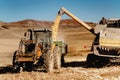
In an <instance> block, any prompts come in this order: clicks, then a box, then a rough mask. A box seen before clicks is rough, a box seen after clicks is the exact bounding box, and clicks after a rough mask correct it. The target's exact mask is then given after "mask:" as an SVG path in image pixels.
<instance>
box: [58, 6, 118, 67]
mask: <svg viewBox="0 0 120 80" xmlns="http://www.w3.org/2000/svg"><path fill="white" fill-rule="evenodd" d="M63 14H66V15H68V16H69V17H70V18H72V19H73V20H75V21H76V22H78V23H79V24H80V25H82V26H83V27H84V28H86V29H87V30H88V31H90V32H91V33H92V34H93V35H95V39H94V41H93V44H92V47H91V50H92V52H93V53H92V54H88V56H87V65H88V66H91V67H92V66H96V67H101V66H104V65H106V64H108V63H109V62H110V61H115V62H116V61H117V62H120V36H119V34H120V19H108V20H107V19H105V18H104V17H103V19H102V20H101V21H100V23H99V24H97V25H96V26H95V28H92V27H91V26H89V25H88V24H86V23H85V22H83V21H82V20H80V19H79V18H78V17H76V16H75V15H73V14H72V13H71V12H69V11H68V10H66V9H65V8H61V9H60V11H59V12H58V16H57V18H56V21H57V22H59V21H60V19H61V15H63ZM57 26H58V24H57ZM56 28H57V30H58V27H56Z"/></svg>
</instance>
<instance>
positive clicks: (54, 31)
mask: <svg viewBox="0 0 120 80" xmlns="http://www.w3.org/2000/svg"><path fill="white" fill-rule="evenodd" d="M63 14H66V15H68V16H69V17H70V18H72V19H73V20H75V21H76V22H78V23H79V24H81V25H82V26H83V27H85V28H86V29H87V30H89V31H90V32H91V33H92V34H94V35H96V34H95V33H94V29H93V28H92V27H90V26H89V25H87V24H86V23H85V22H83V21H82V20H80V19H79V18H77V17H76V16H75V15H73V14H72V13H71V12H69V11H68V10H66V9H65V8H64V7H62V8H61V9H60V10H59V12H58V14H57V16H56V19H55V21H54V24H53V26H52V40H53V41H56V39H57V32H58V28H59V23H60V20H61V17H62V15H63ZM52 48H54V46H53V47H52Z"/></svg>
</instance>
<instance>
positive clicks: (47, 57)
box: [43, 50, 53, 72]
mask: <svg viewBox="0 0 120 80" xmlns="http://www.w3.org/2000/svg"><path fill="white" fill-rule="evenodd" d="M43 58H44V65H43V66H44V68H45V71H46V72H51V71H53V53H52V51H51V50H48V51H47V53H44V56H43Z"/></svg>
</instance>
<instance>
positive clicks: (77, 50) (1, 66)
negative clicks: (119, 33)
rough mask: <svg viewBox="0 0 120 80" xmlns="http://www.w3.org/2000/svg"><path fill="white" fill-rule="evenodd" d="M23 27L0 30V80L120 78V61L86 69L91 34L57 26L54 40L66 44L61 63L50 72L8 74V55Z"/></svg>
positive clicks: (9, 57) (117, 79)
mask: <svg viewBox="0 0 120 80" xmlns="http://www.w3.org/2000/svg"><path fill="white" fill-rule="evenodd" d="M25 30H26V29H25V28H12V29H2V30H0V80H120V64H119V63H113V64H112V63H111V64H109V65H107V66H105V67H103V68H88V67H87V65H86V57H87V54H89V53H90V49H91V45H92V41H93V39H94V37H95V36H94V35H92V34H91V33H90V32H88V31H86V30H85V29H84V28H82V27H80V28H69V29H68V28H65V29H60V30H59V33H58V39H59V40H62V41H64V42H66V43H67V44H68V54H67V55H66V56H65V61H66V63H65V65H64V67H62V68H61V69H59V70H54V71H53V72H51V73H46V72H43V71H42V70H33V71H32V72H26V71H24V72H21V73H16V74H15V73H12V72H11V70H12V68H11V65H12V55H13V53H14V51H15V50H17V48H18V46H19V41H20V38H21V37H23V33H24V32H25Z"/></svg>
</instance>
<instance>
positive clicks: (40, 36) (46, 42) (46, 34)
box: [34, 31, 52, 48]
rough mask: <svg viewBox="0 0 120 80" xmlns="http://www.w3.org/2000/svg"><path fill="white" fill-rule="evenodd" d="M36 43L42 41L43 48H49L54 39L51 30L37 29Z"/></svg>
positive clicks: (35, 34)
mask: <svg viewBox="0 0 120 80" xmlns="http://www.w3.org/2000/svg"><path fill="white" fill-rule="evenodd" d="M34 36H35V41H36V43H40V44H41V45H42V46H43V48H49V47H50V45H51V43H52V39H51V31H35V33H34Z"/></svg>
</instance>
